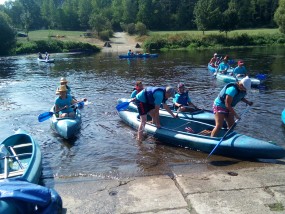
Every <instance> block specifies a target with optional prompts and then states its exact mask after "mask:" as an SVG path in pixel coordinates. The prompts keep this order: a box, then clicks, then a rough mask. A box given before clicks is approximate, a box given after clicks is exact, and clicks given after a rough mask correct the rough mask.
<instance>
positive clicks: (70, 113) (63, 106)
mask: <svg viewBox="0 0 285 214" xmlns="http://www.w3.org/2000/svg"><path fill="white" fill-rule="evenodd" d="M57 92H58V93H59V96H58V97H57V98H56V100H55V108H54V111H55V112H57V111H60V112H59V117H60V118H63V117H74V116H75V113H74V110H73V108H71V107H70V106H71V105H72V104H75V103H76V100H74V99H73V98H72V97H71V95H69V94H67V88H66V86H65V85H61V86H59V88H58V90H57Z"/></svg>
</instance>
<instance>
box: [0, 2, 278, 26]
mask: <svg viewBox="0 0 285 214" xmlns="http://www.w3.org/2000/svg"><path fill="white" fill-rule="evenodd" d="M277 8H278V0H251V1H248V0H175V1H173V0H15V1H12V0H10V1H8V2H6V3H5V4H4V5H3V6H1V8H0V10H1V11H3V12H5V13H6V14H7V15H8V16H9V17H10V19H11V21H12V23H13V26H14V27H16V28H18V29H26V30H36V29H43V28H45V29H60V30H87V29H93V30H96V31H102V30H122V29H123V28H124V27H126V26H127V25H129V24H135V23H138V22H140V23H143V24H144V25H145V26H146V28H147V29H149V30H193V29H198V30H202V31H206V30H215V29H219V30H221V31H229V30H232V29H239V28H261V27H266V28H268V27H269V28H270V27H276V26H277V25H276V23H275V21H274V14H275V11H276V10H277ZM19 14H20V15H19ZM123 30H124V29H123Z"/></svg>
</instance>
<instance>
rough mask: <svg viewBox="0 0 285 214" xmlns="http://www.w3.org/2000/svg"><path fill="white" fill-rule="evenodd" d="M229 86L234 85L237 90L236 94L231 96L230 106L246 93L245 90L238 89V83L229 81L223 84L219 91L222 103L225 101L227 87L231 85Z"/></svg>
mask: <svg viewBox="0 0 285 214" xmlns="http://www.w3.org/2000/svg"><path fill="white" fill-rule="evenodd" d="M231 86H234V87H235V89H236V90H237V92H238V93H237V94H236V95H235V96H234V97H233V101H232V104H231V106H232V107H233V106H235V105H236V104H237V103H238V102H239V101H241V100H242V99H243V98H244V97H245V95H246V92H245V91H241V90H239V88H238V85H237V84H236V83H229V84H227V85H225V87H224V88H223V89H222V90H221V91H220V93H219V98H220V100H221V102H222V103H225V99H226V90H227V88H229V87H231Z"/></svg>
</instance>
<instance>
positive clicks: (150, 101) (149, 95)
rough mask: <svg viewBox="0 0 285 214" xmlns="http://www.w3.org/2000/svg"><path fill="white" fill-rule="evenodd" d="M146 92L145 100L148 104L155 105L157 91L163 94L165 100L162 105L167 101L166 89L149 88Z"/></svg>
mask: <svg viewBox="0 0 285 214" xmlns="http://www.w3.org/2000/svg"><path fill="white" fill-rule="evenodd" d="M144 90H145V99H146V102H147V103H148V104H151V105H154V97H153V94H154V93H155V92H156V91H162V92H163V100H162V103H165V102H166V100H167V99H165V93H166V88H165V87H147V88H145V89H144Z"/></svg>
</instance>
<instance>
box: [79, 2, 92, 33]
mask: <svg viewBox="0 0 285 214" xmlns="http://www.w3.org/2000/svg"><path fill="white" fill-rule="evenodd" d="M91 14H92V4H91V0H79V1H78V18H79V23H80V26H81V27H82V28H83V29H86V30H87V29H88V28H89V24H88V21H89V19H90V17H91Z"/></svg>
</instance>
